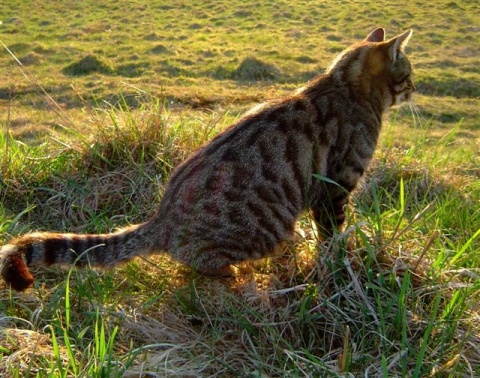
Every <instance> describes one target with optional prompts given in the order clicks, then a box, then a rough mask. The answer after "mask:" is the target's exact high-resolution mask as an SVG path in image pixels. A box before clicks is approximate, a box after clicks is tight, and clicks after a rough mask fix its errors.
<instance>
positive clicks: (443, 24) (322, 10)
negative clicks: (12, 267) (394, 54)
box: [0, 0, 480, 377]
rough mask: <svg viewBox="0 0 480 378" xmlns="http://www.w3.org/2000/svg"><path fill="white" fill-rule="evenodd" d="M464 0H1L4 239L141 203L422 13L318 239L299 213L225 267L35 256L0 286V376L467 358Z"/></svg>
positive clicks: (469, 9)
mask: <svg viewBox="0 0 480 378" xmlns="http://www.w3.org/2000/svg"><path fill="white" fill-rule="evenodd" d="M477 3H478V2H477V1H466V0H465V1H460V0H458V1H440V2H438V1H435V2H433V1H430V2H429V1H427V2H426V1H409V2H408V3H407V2H405V3H401V2H395V4H393V2H392V3H390V2H387V3H385V2H383V3H382V2H352V3H346V2H345V3H343V2H337V1H317V2H315V1H297V2H289V1H262V2H253V1H245V0H238V1H235V0H232V1H223V0H219V1H203V2H189V1H175V2H174V1H140V0H138V1H135V0H132V1H129V2H128V3H123V2H118V1H101V2H98V1H82V2H70V1H56V2H49V1H35V2H29V1H10V0H6V1H3V2H1V3H0V21H1V23H0V41H1V42H2V44H3V46H0V171H1V176H0V244H3V243H5V242H7V241H8V240H9V239H10V238H11V237H13V236H16V235H18V234H21V233H24V232H29V231H33V230H59V231H69V232H70V231H72V232H108V231H111V230H113V229H115V228H117V227H120V226H123V225H126V224H132V223H137V222H140V221H143V220H146V219H147V218H148V217H149V215H150V214H151V213H152V212H153V211H154V209H155V208H156V206H157V204H158V202H159V200H160V199H161V195H162V190H163V187H164V184H165V182H166V180H168V177H169V175H170V173H171V170H172V168H173V167H174V166H175V165H177V164H178V163H179V162H180V161H182V160H183V159H184V158H185V157H186V156H188V154H189V153H190V152H191V151H192V150H194V149H195V148H197V147H198V146H200V145H202V144H203V143H205V142H206V141H207V140H208V139H210V138H211V137H212V136H213V135H215V134H216V133H217V132H219V131H220V130H222V129H223V128H224V127H226V126H228V125H229V124H231V122H233V121H234V120H235V119H236V118H237V117H238V116H239V115H240V114H241V113H242V112H243V111H245V110H247V109H248V108H250V107H251V106H253V105H254V104H255V103H257V102H260V101H264V100H268V99H271V98H275V97H279V96H282V95H285V94H288V93H290V92H291V91H292V90H294V89H295V88H297V87H299V86H301V85H302V84H303V83H305V82H306V81H308V80H309V79H311V78H312V77H314V76H315V75H316V74H317V73H319V72H322V71H323V70H324V69H325V68H326V66H327V65H328V64H329V63H330V62H331V60H332V59H333V57H334V56H335V55H336V54H337V53H338V52H340V51H341V50H342V49H343V48H345V47H347V46H349V45H350V44H352V43H353V42H355V41H358V40H359V39H363V38H364V37H365V36H366V34H367V33H368V32H369V31H370V30H372V29H373V28H375V27H377V26H383V27H384V28H385V29H386V30H387V35H388V36H390V37H392V36H394V35H396V34H398V33H400V32H403V31H404V30H406V29H409V28H412V29H413V30H414V35H413V37H412V39H411V41H410V46H409V48H408V50H407V53H408V54H409V56H410V58H411V60H412V62H413V64H414V70H415V77H414V81H415V84H416V87H417V90H418V93H416V95H415V98H414V104H413V105H412V106H410V107H409V106H408V105H407V106H404V107H402V108H400V109H392V110H391V111H390V112H389V113H388V115H387V117H386V119H385V125H384V130H383V133H382V140H381V144H380V146H379V149H378V151H377V154H376V157H375V162H374V164H373V167H372V169H371V171H370V173H369V175H368V178H367V180H366V181H365V183H364V185H363V187H362V188H361V189H360V190H359V191H358V192H357V193H356V195H355V196H354V204H355V210H354V211H353V210H352V212H351V214H350V217H349V225H348V226H349V227H348V228H347V231H348V232H347V233H346V234H342V235H338V236H337V237H336V239H335V242H334V243H332V244H331V245H330V246H328V245H325V246H324V248H323V249H322V250H321V251H318V252H317V251H316V249H315V245H316V241H315V235H314V233H313V231H312V228H311V224H310V222H309V220H308V217H305V218H302V219H301V220H300V222H299V226H298V234H299V237H298V238H297V239H298V240H296V241H295V243H292V244H291V245H286V246H285V248H284V253H281V254H280V255H279V256H275V257H272V258H270V259H266V260H264V261H261V262H259V263H256V264H254V266H250V265H248V266H247V265H246V266H240V267H239V273H238V275H237V277H236V278H234V279H229V280H211V279H203V278H201V277H193V276H192V275H191V273H190V272H189V270H188V269H187V268H185V267H182V266H180V265H178V264H176V263H175V262H172V261H171V260H169V259H168V258H167V257H165V256H158V257H152V258H149V259H148V261H144V260H138V261H134V262H132V263H130V264H128V265H126V266H124V267H122V268H121V269H118V270H116V271H114V272H85V271H71V272H68V270H63V271H61V270H54V269H38V270H35V273H36V277H37V281H36V284H35V287H34V288H33V289H31V290H29V291H27V292H26V293H21V294H18V293H14V292H11V291H10V289H9V288H7V287H5V285H3V286H1V285H2V284H0V299H1V301H0V356H1V360H0V375H3V376H6V377H9V376H18V377H20V376H22V377H24V376H40V377H44V376H52V377H53V376H55V377H56V376H62V377H63V376H65V377H66V376H85V377H86V376H88V377H90V376H97V377H106V376H131V377H134V376H144V377H147V376H181V377H190V376H191V377H198V376H205V377H209V376H217V377H226V376H245V377H250V376H251V377H283V376H292V377H295V376H301V377H311V376H322V377H323V376H332V377H337V376H338V377H343V376H369V377H386V376H392V377H394V376H411V377H420V376H439V377H449V376H452V377H458V376H468V377H470V376H472V377H476V376H479V375H480V326H479V324H480V323H479V321H480V313H479V310H480V308H479V300H480V278H479V270H480V242H479V240H480V180H479V176H480V157H479V155H480V153H479V152H480V112H479V109H480V59H479V57H480V44H479V42H478V41H479V40H480V26H479V25H480V6H479V5H478V4H477ZM20 63H21V64H20ZM347 238H348V239H349V241H348V243H349V244H350V246H351V247H352V248H351V249H352V251H351V252H347V251H346V249H345V248H344V247H345V244H346V243H347ZM148 374H150V375H148Z"/></svg>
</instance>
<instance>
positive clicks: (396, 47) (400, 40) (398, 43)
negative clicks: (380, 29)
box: [388, 30, 413, 62]
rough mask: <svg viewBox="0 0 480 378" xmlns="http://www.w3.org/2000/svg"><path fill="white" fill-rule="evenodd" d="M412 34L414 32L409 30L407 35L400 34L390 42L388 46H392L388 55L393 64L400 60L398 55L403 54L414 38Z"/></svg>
mask: <svg viewBox="0 0 480 378" xmlns="http://www.w3.org/2000/svg"><path fill="white" fill-rule="evenodd" d="M412 33H413V32H412V30H407V31H406V32H405V33H403V34H400V35H398V36H396V37H395V38H392V39H391V40H390V41H388V42H389V43H388V44H389V45H390V46H389V48H388V55H389V56H390V60H391V61H392V62H395V61H396V60H397V58H398V54H399V53H401V52H403V50H404V49H405V47H406V46H407V44H408V41H409V40H410V37H411V36H412Z"/></svg>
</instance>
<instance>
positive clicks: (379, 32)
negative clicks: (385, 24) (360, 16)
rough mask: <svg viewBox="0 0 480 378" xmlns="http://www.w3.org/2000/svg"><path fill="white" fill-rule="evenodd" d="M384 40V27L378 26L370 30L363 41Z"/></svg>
mask: <svg viewBox="0 0 480 378" xmlns="http://www.w3.org/2000/svg"><path fill="white" fill-rule="evenodd" d="M384 40H385V29H384V28H378V29H375V30H372V31H371V32H370V33H369V34H368V35H367V38H365V41H367V42H383V41H384Z"/></svg>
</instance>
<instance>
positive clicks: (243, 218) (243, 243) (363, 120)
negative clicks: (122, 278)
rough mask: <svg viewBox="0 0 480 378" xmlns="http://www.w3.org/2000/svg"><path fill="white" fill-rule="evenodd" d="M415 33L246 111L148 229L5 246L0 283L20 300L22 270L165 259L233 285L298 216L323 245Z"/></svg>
mask: <svg viewBox="0 0 480 378" xmlns="http://www.w3.org/2000/svg"><path fill="white" fill-rule="evenodd" d="M411 34H412V31H411V30H408V31H406V32H405V33H403V34H400V35H398V36H397V37H395V38H392V39H390V40H385V31H384V29H383V28H378V29H375V30H373V31H372V32H371V33H370V34H368V36H367V37H366V38H365V39H364V40H363V41H361V42H359V43H357V44H355V45H353V46H352V47H350V48H348V49H346V50H345V51H343V52H342V53H341V54H340V55H339V56H338V57H337V58H336V59H335V61H334V62H333V64H332V65H331V66H330V67H329V68H328V69H327V71H326V72H325V73H324V74H321V75H319V76H317V77H316V78H315V79H313V80H312V81H311V82H309V83H307V85H306V86H305V87H303V88H301V89H300V90H298V91H297V92H295V93H294V94H292V95H291V96H290V97H287V98H284V99H280V100H277V101H272V102H269V103H266V104H263V105H260V106H258V107H256V108H254V109H253V110H252V111H250V112H248V113H247V114H246V115H245V116H244V117H243V118H241V119H240V120H239V121H238V122H236V123H235V124H234V125H233V126H231V127H230V128H228V129H227V130H225V131H224V132H223V133H221V134H219V135H217V136H216V137H215V138H214V139H213V140H211V141H210V142H209V143H208V144H206V145H205V146H204V147H202V148H200V149H199V150H198V151H196V152H195V153H194V154H193V155H192V156H191V157H190V158H189V159H188V160H186V161H185V162H184V163H183V164H181V165H180V166H179V167H178V168H177V169H176V170H175V172H174V173H173V174H172V176H171V179H170V181H169V183H168V185H167V187H166V190H165V194H164V196H163V199H162V201H161V203H160V206H159V208H158V211H157V212H156V214H154V215H153V217H152V218H151V219H150V220H149V221H147V222H145V223H142V224H139V225H133V226H130V227H127V228H124V229H121V230H119V231H116V232H113V233H110V234H98V235H94V234H93V235H92V234H88V235H77V234H62V233H50V232H37V233H32V234H27V235H24V236H21V237H18V238H16V239H13V240H11V241H10V243H9V244H7V245H4V246H3V247H2V248H1V249H0V269H1V274H2V276H3V278H4V280H5V281H6V282H7V283H8V284H10V285H11V287H12V288H14V289H16V290H24V289H26V288H28V287H29V286H31V285H32V283H33V276H32V274H31V273H30V271H29V270H28V268H27V266H28V265H34V264H46V265H51V264H67V265H69V264H74V265H75V266H88V265H91V266H100V267H113V266H114V265H117V264H118V263H120V262H123V261H128V260H131V259H132V258H134V257H135V256H138V255H148V254H151V253H154V252H161V251H165V252H168V253H170V255H171V256H172V257H173V258H174V259H176V260H179V261H181V262H183V263H185V264H188V265H190V266H191V267H192V268H193V269H195V270H196V271H198V272H199V273H202V274H205V275H221V276H223V275H229V274H230V273H231V265H232V264H236V263H238V262H240V261H244V260H247V259H258V258H261V257H264V256H265V255H267V254H269V253H271V252H272V251H273V250H274V249H275V247H276V246H277V245H278V244H279V243H280V242H282V241H284V240H287V239H289V238H290V237H291V235H292V233H293V230H294V225H295V221H296V220H297V218H298V217H299V215H300V214H301V213H302V212H303V211H305V210H311V213H312V215H313V218H314V220H315V221H316V224H317V226H318V229H319V232H320V234H321V235H322V237H325V238H328V237H329V236H331V235H332V233H333V232H334V230H335V229H337V228H340V227H341V226H342V224H343V222H344V220H345V212H344V211H345V205H346V204H347V202H348V196H349V193H350V192H351V191H352V190H353V189H354V188H355V186H356V184H357V182H358V181H359V179H360V177H362V175H363V173H364V172H365V169H366V168H367V166H368V164H369V162H370V160H371V158H372V155H373V152H374V149H375V145H376V143H377V139H378V135H379V132H380V127H381V119H382V113H383V112H384V111H385V110H386V109H387V108H389V107H390V106H392V105H398V104H400V103H402V102H404V101H408V100H410V97H411V94H412V93H413V92H414V90H415V87H414V85H413V83H412V79H411V73H412V68H411V65H410V62H409V61H408V59H407V57H406V56H405V55H404V47H405V46H406V44H407V42H408V40H409V38H410V36H411ZM314 174H317V175H320V176H323V177H324V179H318V178H315V177H314V176H313V175H314ZM317 177H318V176H317ZM325 178H326V179H325Z"/></svg>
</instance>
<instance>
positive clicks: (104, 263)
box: [0, 223, 152, 291]
mask: <svg viewBox="0 0 480 378" xmlns="http://www.w3.org/2000/svg"><path fill="white" fill-rule="evenodd" d="M145 226H146V224H145V223H144V224H139V225H134V226H130V227H127V228H123V229H121V230H119V231H116V232H113V233H111V234H62V233H52V232H36V233H32V234H27V235H23V236H21V237H19V238H16V239H13V240H11V241H10V242H9V244H6V245H4V246H3V247H0V274H1V276H2V277H3V279H4V280H5V282H6V283H7V284H9V285H10V286H11V287H12V288H13V289H15V290H17V291H23V290H25V289H27V288H29V287H30V286H32V284H33V282H34V277H33V275H32V273H31V272H30V270H29V269H28V267H29V266H31V265H53V264H60V265H66V266H75V267H84V266H92V267H104V268H110V267H113V266H115V265H117V264H118V263H120V262H126V261H129V260H131V259H133V258H134V257H135V256H138V255H142V254H146V253H150V252H151V250H152V248H151V246H150V243H149V242H148V240H149V238H148V236H147V235H146V234H147V232H148V228H147V227H145Z"/></svg>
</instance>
